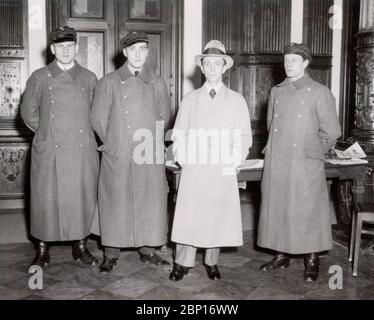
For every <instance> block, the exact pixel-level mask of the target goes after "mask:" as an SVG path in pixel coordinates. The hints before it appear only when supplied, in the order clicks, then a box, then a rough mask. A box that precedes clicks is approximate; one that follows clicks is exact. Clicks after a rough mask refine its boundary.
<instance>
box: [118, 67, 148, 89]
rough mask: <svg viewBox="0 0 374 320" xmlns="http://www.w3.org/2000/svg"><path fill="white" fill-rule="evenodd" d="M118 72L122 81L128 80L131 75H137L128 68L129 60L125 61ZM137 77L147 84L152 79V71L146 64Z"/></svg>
mask: <svg viewBox="0 0 374 320" xmlns="http://www.w3.org/2000/svg"><path fill="white" fill-rule="evenodd" d="M118 73H119V76H120V78H121V80H122V81H126V80H127V79H129V78H131V77H135V76H134V75H133V74H132V73H131V71H130V70H129V68H128V62H125V63H124V64H123V65H122V67H121V68H119V69H118ZM137 77H138V78H140V79H141V80H142V81H143V82H144V83H147V84H148V83H149V82H150V81H151V73H150V72H149V70H148V69H147V67H146V66H144V67H143V69H142V70H141V71H140V72H139V74H138V76H137Z"/></svg>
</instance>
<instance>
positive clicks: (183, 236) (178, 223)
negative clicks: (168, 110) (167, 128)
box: [171, 85, 252, 248]
mask: <svg viewBox="0 0 374 320" xmlns="http://www.w3.org/2000/svg"><path fill="white" fill-rule="evenodd" d="M235 129H236V130H240V131H239V135H236V136H235V135H234V134H233V132H234V130H235ZM196 130H202V131H201V132H205V133H208V135H209V134H213V135H214V134H215V133H217V132H218V134H222V133H223V132H224V131H225V130H227V131H226V132H230V139H229V140H228V141H226V143H224V146H223V145H222V144H221V145H220V147H219V151H224V149H225V146H226V147H227V148H228V149H227V150H229V154H230V155H232V154H233V152H234V149H236V151H238V152H239V159H237V160H233V161H232V162H229V161H226V160H224V158H222V157H219V161H217V158H215V156H214V154H215V153H214V151H212V147H217V144H219V143H220V142H217V140H216V139H215V138H212V137H209V138H208V139H204V138H202V139H196V140H195V138H196V136H195V133H196V132H197V131H196ZM204 130H205V131H204ZM209 132H210V133H209ZM173 138H174V144H175V148H174V152H175V158H176V160H177V161H178V162H179V163H180V164H181V165H182V174H181V179H180V184H179V189H178V196H177V203H176V209H175V215H174V221H173V229H172V237H171V239H172V241H174V242H177V243H181V244H187V245H191V246H195V247H202V248H212V247H224V246H240V245H242V244H243V238H242V224H241V211H240V199H239V191H238V182H237V176H236V173H235V170H231V169H233V168H234V167H235V166H236V165H238V164H239V163H240V162H241V160H244V159H245V158H246V156H247V154H248V151H249V148H250V147H251V145H252V133H251V122H250V118H249V112H248V106H247V103H246V101H245V99H244V98H243V97H242V96H241V95H240V94H238V93H236V92H234V91H232V90H230V89H228V88H227V87H226V86H223V87H222V88H221V89H220V90H219V91H218V93H217V95H216V96H215V98H214V99H213V100H212V98H211V97H210V95H209V93H208V90H207V88H206V87H205V85H204V86H203V87H202V88H200V89H198V90H194V91H192V92H191V93H189V94H188V95H187V96H186V97H185V98H184V99H183V101H182V104H181V107H180V110H179V113H178V116H177V119H176V123H175V126H174V130H173ZM191 140H192V141H191ZM195 141H198V142H197V144H198V145H199V144H201V145H202V146H203V148H202V149H199V147H198V146H197V149H196V150H197V151H196V153H195V154H193V151H191V150H193V149H194V147H191V146H193V145H194V144H195ZM219 141H225V139H224V136H223V135H222V136H220V139H219ZM204 142H206V143H205V144H204ZM188 145H190V147H187V146H188ZM222 146H223V148H222ZM185 147H187V149H184V148H185ZM238 148H239V150H238ZM181 149H183V150H181ZM185 150H187V151H185ZM190 152H191V154H193V156H192V157H191V159H192V160H191V159H190V160H188V154H189V153H190ZM202 153H206V154H205V155H203V154H202ZM183 154H184V156H182V155H183ZM182 158H183V159H182ZM193 159H195V160H196V161H195V162H194V160H193ZM205 159H206V161H205ZM200 160H201V161H200ZM228 160H229V159H228Z"/></svg>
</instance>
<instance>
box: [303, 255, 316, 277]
mask: <svg viewBox="0 0 374 320" xmlns="http://www.w3.org/2000/svg"><path fill="white" fill-rule="evenodd" d="M304 266H305V270H304V280H305V281H308V282H314V281H317V279H318V273H319V256H318V254H317V253H310V254H308V255H306V256H305V257H304Z"/></svg>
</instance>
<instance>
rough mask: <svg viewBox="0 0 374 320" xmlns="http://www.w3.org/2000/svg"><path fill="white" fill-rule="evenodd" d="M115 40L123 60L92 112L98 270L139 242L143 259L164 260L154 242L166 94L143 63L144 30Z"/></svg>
mask: <svg viewBox="0 0 374 320" xmlns="http://www.w3.org/2000/svg"><path fill="white" fill-rule="evenodd" d="M120 44H121V47H122V50H123V54H124V55H125V56H126V57H127V61H126V63H125V64H124V65H122V67H121V68H119V69H118V70H117V71H114V72H112V73H110V74H108V75H106V76H105V77H104V78H103V79H101V80H100V82H99V84H98V86H97V90H96V93H95V98H94V102H93V107H92V113H91V123H92V126H93V128H94V130H95V131H96V133H97V134H98V136H99V137H100V139H101V141H102V142H103V145H102V146H100V148H99V150H101V151H102V161H101V170H100V177H99V217H100V219H99V220H100V230H96V232H95V233H99V232H100V234H101V242H102V244H103V246H104V260H103V263H102V264H101V265H100V272H103V273H107V272H110V271H112V269H113V267H114V266H115V265H116V264H117V261H118V258H119V256H120V248H122V247H133V248H138V252H139V254H140V260H141V261H142V262H144V263H152V264H155V265H169V262H168V261H166V260H164V259H163V258H162V257H161V256H159V255H157V254H156V247H159V246H162V245H164V244H165V243H166V241H167V225H168V221H167V192H168V187H167V181H166V174H165V165H164V130H166V129H167V127H168V125H169V121H170V117H171V110H170V95H169V93H168V90H167V87H166V84H165V81H164V80H163V78H162V77H160V76H158V75H156V74H155V73H154V72H153V71H151V70H150V69H149V68H148V67H147V66H145V63H146V61H147V57H148V51H149V49H148V36H147V35H146V34H145V33H142V32H135V31H134V32H130V33H129V34H128V35H127V36H126V37H124V38H123V39H122V40H121V42H120ZM143 138H144V141H143V142H141V143H140V142H139V141H141V140H142V139H143ZM142 146H144V148H142ZM140 150H142V151H144V154H145V158H146V159H143V158H142V155H141V153H142V152H139V151H140Z"/></svg>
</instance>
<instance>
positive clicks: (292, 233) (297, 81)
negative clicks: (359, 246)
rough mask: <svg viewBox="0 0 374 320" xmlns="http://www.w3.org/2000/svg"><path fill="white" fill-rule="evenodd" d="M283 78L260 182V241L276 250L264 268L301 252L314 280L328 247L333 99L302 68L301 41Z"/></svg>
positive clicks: (288, 55) (335, 130)
mask: <svg viewBox="0 0 374 320" xmlns="http://www.w3.org/2000/svg"><path fill="white" fill-rule="evenodd" d="M283 56H284V68H285V71H286V74H287V78H286V79H285V80H284V81H283V82H282V83H280V84H278V85H277V86H275V87H273V88H272V90H271V93H270V100H269V108H268V118H267V124H268V129H269V138H268V141H267V144H266V146H265V149H264V154H265V164H264V174H263V178H262V182H261V191H262V204H261V213H260V221H259V230H258V245H259V246H261V247H265V248H269V249H272V250H274V251H275V252H276V254H275V257H274V259H273V260H272V261H271V262H269V263H266V264H264V265H263V266H261V270H262V271H264V272H267V271H270V270H274V269H277V268H286V267H288V266H289V263H290V259H289V256H288V255H287V254H303V255H304V265H305V271H304V279H305V280H306V281H315V280H316V279H317V277H318V271H319V255H318V252H321V251H325V250H329V249H331V248H332V239H331V221H330V213H329V197H328V190H327V183H326V175H325V168H324V163H325V162H324V160H325V156H324V155H325V153H326V152H327V151H328V150H329V148H330V147H332V146H333V145H334V144H335V142H336V139H337V138H338V137H339V136H340V134H341V130H340V124H339V120H338V117H337V112H336V106H335V98H334V96H333V95H332V93H331V91H330V90H329V89H328V88H327V87H325V86H323V85H322V84H320V83H318V82H316V81H314V80H312V79H311V78H310V77H309V75H308V74H307V73H306V72H305V69H306V68H307V66H308V65H309V64H310V62H311V60H312V57H311V53H310V49H309V48H308V47H307V46H306V45H304V44H297V43H291V44H289V45H287V46H286V47H285V49H284V51H283Z"/></svg>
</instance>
